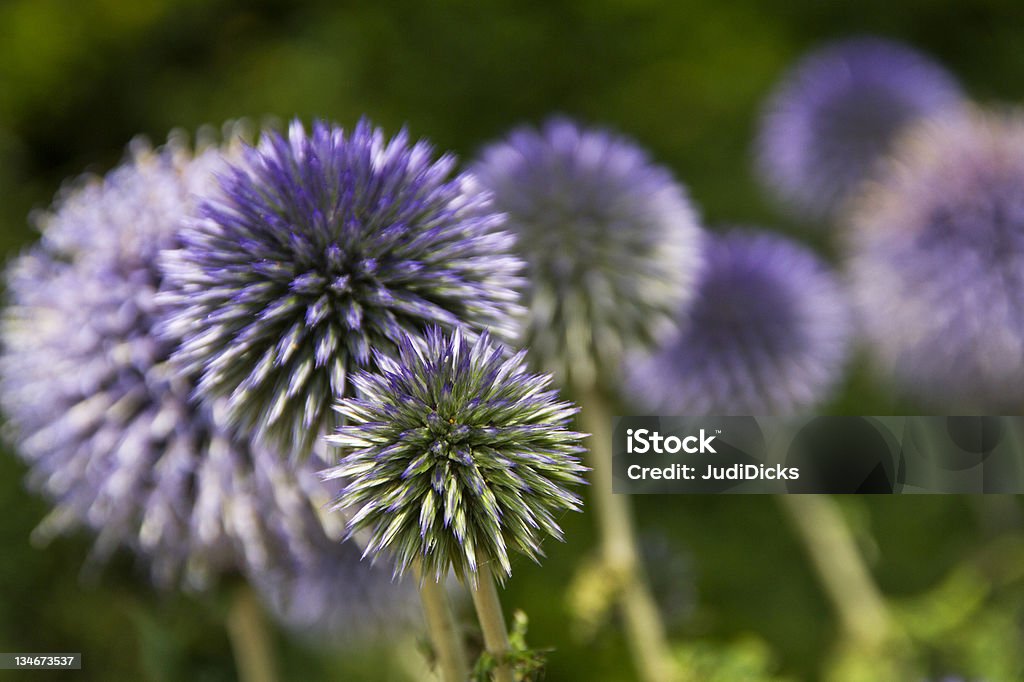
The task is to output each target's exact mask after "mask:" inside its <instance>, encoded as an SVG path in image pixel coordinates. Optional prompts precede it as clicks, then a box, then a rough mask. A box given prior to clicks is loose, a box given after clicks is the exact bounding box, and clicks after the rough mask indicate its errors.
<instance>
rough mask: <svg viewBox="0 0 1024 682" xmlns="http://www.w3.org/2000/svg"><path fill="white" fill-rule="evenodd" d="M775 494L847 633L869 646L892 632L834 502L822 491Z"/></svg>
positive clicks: (883, 606) (872, 645)
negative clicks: (808, 493) (804, 493)
mask: <svg viewBox="0 0 1024 682" xmlns="http://www.w3.org/2000/svg"><path fill="white" fill-rule="evenodd" d="M778 499H779V503H780V504H781V505H782V508H783V510H785V512H786V513H787V514H788V516H789V519H790V521H791V523H792V524H793V528H794V529H795V530H796V532H797V535H798V536H799V537H800V540H801V541H802V542H803V545H804V548H805V549H806V551H807V553H808V555H810V558H811V563H812V564H813V565H814V568H815V570H816V572H817V574H818V579H819V580H820V581H821V584H822V587H823V588H824V589H825V592H826V594H827V595H828V598H829V600H830V601H831V602H832V606H833V608H835V610H836V612H837V614H838V616H839V620H840V622H841V623H842V627H843V629H844V631H845V632H846V634H847V636H848V637H850V638H851V639H852V640H853V641H854V642H856V643H857V644H861V645H864V646H867V647H877V646H880V645H882V644H884V643H885V642H886V641H887V640H888V639H889V638H890V637H891V636H892V635H893V630H892V627H893V626H892V618H891V616H890V614H889V609H888V607H887V606H886V604H885V600H884V598H883V597H882V594H881V593H880V592H879V590H878V587H877V586H876V585H875V583H874V580H873V579H872V578H871V574H870V572H869V571H868V568H867V566H865V565H864V559H863V558H862V557H861V555H860V552H859V551H858V550H857V544H856V542H855V541H854V539H853V537H852V535H851V533H850V529H849V528H848V527H847V525H846V523H845V521H843V518H842V515H841V514H840V512H839V509H838V508H837V506H836V504H835V502H834V501H833V500H832V499H831V498H830V497H828V496H826V495H780V496H779V497H778Z"/></svg>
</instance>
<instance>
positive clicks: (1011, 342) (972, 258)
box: [848, 111, 1024, 409]
mask: <svg viewBox="0 0 1024 682" xmlns="http://www.w3.org/2000/svg"><path fill="white" fill-rule="evenodd" d="M848 236H849V240H848V241H849V247H850V248H849V262H848V270H849V275H850V281H851V287H852V293H853V296H854V302H855V304H856V308H857V311H858V313H859V314H860V319H861V322H862V325H863V331H864V334H865V336H866V337H867V339H868V340H869V342H870V343H871V344H872V347H873V349H874V350H875V351H876V354H877V358H878V360H879V361H880V364H881V367H882V369H883V370H884V371H885V373H886V375H887V376H890V377H892V378H893V380H894V381H895V383H896V384H897V385H898V386H900V387H902V388H903V389H904V390H905V391H906V392H907V393H909V394H912V395H915V396H918V397H921V398H923V399H925V400H926V401H927V402H930V403H932V404H937V405H942V406H960V407H961V408H972V409H981V408H986V409H988V408H1006V409H1010V408H1018V407H1019V406H1020V405H1021V403H1022V401H1024V116H1022V115H1021V114H1020V113H1019V112H1012V113H1000V114H995V113H982V112H979V111H975V112H972V113H971V114H969V115H967V116H958V117H951V118H948V119H943V120H935V121H931V122H928V123H925V124H922V125H921V126H919V127H918V128H917V129H915V131H914V132H913V133H911V134H910V135H909V136H908V137H907V138H906V139H905V140H904V142H903V143H902V144H901V145H900V146H899V147H898V149H897V150H896V151H895V153H894V156H893V158H892V160H891V162H890V163H889V164H888V165H887V166H886V168H885V169H884V172H883V173H882V174H881V175H880V176H879V177H878V180H877V182H873V183H871V184H870V186H869V187H867V188H866V191H865V193H864V195H863V196H861V197H860V198H859V200H858V202H856V204H855V205H854V206H853V208H852V212H851V215H850V220H849V235H848Z"/></svg>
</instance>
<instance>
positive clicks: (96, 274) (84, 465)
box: [0, 138, 409, 633]
mask: <svg viewBox="0 0 1024 682" xmlns="http://www.w3.org/2000/svg"><path fill="white" fill-rule="evenodd" d="M235 153H236V152H235V151H234V148H233V147H227V146H226V147H225V148H224V149H223V150H222V149H221V148H218V147H208V148H206V149H204V150H202V151H201V152H200V153H198V154H197V155H196V156H193V155H192V154H191V153H190V152H189V150H188V148H187V147H186V146H185V145H184V142H183V141H182V140H181V139H178V138H173V139H172V140H171V142H170V143H169V144H168V145H167V146H166V147H165V148H163V149H160V150H155V151H154V150H151V149H149V148H148V147H146V146H145V145H143V144H141V143H140V144H137V145H136V146H135V148H134V150H133V154H132V156H131V158H130V159H129V160H128V162H127V163H125V164H124V165H122V166H120V167H118V168H117V169H115V170H114V171H112V172H111V173H110V174H108V176H107V177H105V178H102V179H98V178H95V179H89V180H85V181H83V182H82V184H80V185H79V186H76V187H75V188H74V189H72V190H70V191H69V192H68V193H67V194H66V196H64V197H63V198H62V200H61V201H60V202H59V204H58V205H57V207H56V208H55V209H54V210H53V211H52V212H50V213H47V214H45V215H44V216H42V218H41V221H40V222H41V227H42V230H43V238H42V243H41V245H39V246H37V247H36V248H35V249H33V250H32V251H30V252H28V253H26V254H25V255H23V256H22V257H20V258H19V259H17V260H16V261H15V262H14V264H13V265H12V266H11V267H10V269H9V271H8V277H7V287H8V295H9V299H10V300H9V305H8V308H7V310H6V313H5V317H4V320H3V325H2V337H3V341H4V348H3V355H2V357H0V389H2V390H0V395H2V401H3V406H4V409H5V412H6V413H7V415H8V417H9V419H10V423H11V425H12V427H13V430H14V432H15V438H16V440H17V443H18V446H19V451H20V453H21V455H22V456H23V457H24V458H25V460H26V461H27V462H28V464H29V466H30V474H29V476H30V480H31V481H32V482H33V484H34V485H35V486H36V487H38V488H39V489H41V490H42V491H43V492H44V493H45V494H46V495H47V496H49V497H50V498H52V499H53V501H54V504H55V510H54V512H53V513H52V514H51V516H50V518H49V519H48V520H47V522H46V523H45V524H44V526H43V530H44V531H46V532H51V533H52V532H56V531H60V530H63V529H64V528H67V527H69V526H73V525H80V524H84V525H86V526H88V527H90V528H91V529H93V530H95V531H96V533H97V534H98V541H97V543H96V553H97V556H98V558H102V557H104V556H105V555H107V554H108V553H109V552H111V551H113V550H114V549H115V548H117V547H120V546H127V547H130V548H132V549H134V550H135V551H136V552H138V553H139V554H140V555H141V556H143V557H144V558H145V559H147V560H148V562H149V564H150V565H151V567H152V574H153V578H154V581H155V582H156V583H157V584H159V585H161V586H163V587H170V586H171V585H173V584H175V583H177V582H178V581H183V582H184V583H185V584H186V585H187V586H190V587H195V588H199V587H205V586H207V585H208V584H209V583H210V582H211V580H212V579H213V578H214V577H216V575H217V574H218V573H220V572H224V571H235V570H240V571H242V572H244V573H245V574H246V575H248V576H249V577H250V578H251V579H252V580H253V582H254V584H256V585H258V586H260V587H262V588H264V590H265V592H266V594H267V598H268V600H269V602H270V603H271V605H272V606H274V607H275V609H276V610H278V611H279V612H280V613H281V614H282V616H283V617H284V620H285V621H286V622H288V623H290V624H293V625H296V626H298V627H302V628H304V629H321V630H322V629H323V628H325V627H331V628H332V629H340V626H341V625H342V623H341V617H342V616H344V617H346V618H347V619H348V625H347V628H346V629H347V631H348V632H349V633H352V632H355V631H357V630H359V629H360V628H357V627H354V626H353V623H354V622H357V621H358V622H360V623H364V624H365V623H367V622H369V621H376V620H379V619H376V618H374V614H376V613H377V612H379V611H380V608H379V606H376V604H375V603H376V601H377V600H371V599H369V598H368V597H369V596H371V595H374V594H376V595H378V596H382V595H383V594H385V593H387V594H389V596H390V598H391V601H392V602H393V603H394V604H395V605H396V608H398V607H401V606H402V605H403V604H404V605H408V603H409V600H408V599H407V596H408V594H407V593H406V591H405V590H404V589H403V588H401V587H400V586H396V585H392V583H391V581H390V577H389V575H388V574H386V573H384V572H381V571H374V570H372V569H371V568H370V567H369V566H367V565H365V564H362V565H361V564H359V558H360V557H359V552H358V551H356V550H355V549H354V548H349V547H345V548H344V549H342V548H340V547H339V546H338V545H337V543H336V542H335V541H334V540H332V539H331V538H330V537H329V536H328V535H327V533H326V531H325V530H324V528H323V527H322V526H321V523H320V520H319V518H318V516H317V514H316V511H315V509H316V505H317V504H318V502H317V501H316V497H317V496H319V497H324V498H326V497H328V493H327V492H326V490H325V489H324V487H323V486H322V484H320V483H319V482H318V481H316V480H315V479H314V478H313V474H312V471H305V470H296V469H295V468H293V467H289V466H286V465H285V461H286V459H287V458H286V457H284V456H282V454H281V453H280V452H277V451H274V450H270V449H268V448H266V447H263V446H260V445H254V444H252V443H251V442H250V440H249V439H248V438H246V437H245V436H244V435H243V434H240V433H239V432H237V431H235V430H233V429H230V428H228V427H226V426H225V425H224V421H223V419H222V418H221V417H220V414H219V412H220V411H221V409H222V408H221V407H220V406H218V405H214V406H213V407H212V408H211V409H207V408H206V407H204V406H202V405H200V404H198V403H197V402H196V401H195V400H194V399H193V395H192V394H193V393H194V391H195V388H196V377H195V376H194V375H193V374H189V373H188V372H185V371H182V369H181V368H180V367H178V366H176V365H175V364H174V363H173V362H171V361H170V356H171V354H172V352H173V350H174V348H175V345H176V344H175V343H174V342H173V341H172V340H170V339H167V338H164V337H160V336H158V335H157V334H156V333H155V330H156V327H157V326H158V324H159V320H161V319H162V317H163V315H164V306H163V304H162V303H161V297H160V295H159V291H160V289H161V286H162V275H161V273H160V270H159V268H158V266H157V260H158V255H159V252H160V250H161V249H164V248H173V247H174V246H176V244H177V235H178V232H179V229H180V225H181V222H182V220H183V219H184V217H185V216H186V215H187V213H188V211H189V210H191V207H192V206H193V205H194V202H195V199H194V195H193V191H195V190H197V189H198V188H201V187H204V186H207V185H209V184H210V183H211V182H213V179H214V174H215V173H216V172H223V171H224V169H225V168H226V165H227V162H228V160H229V159H230V158H231V157H232V156H233V155H234V154H235ZM225 157H227V158H225ZM304 466H306V467H307V468H308V465H304ZM309 481H312V482H313V483H315V486H314V485H312V484H311V483H310V482H309ZM318 489H319V490H318ZM310 605H316V609H315V610H314V609H312V608H311V606H310ZM354 615H359V616H360V617H359V618H356V619H353V616H354ZM406 622H407V621H406Z"/></svg>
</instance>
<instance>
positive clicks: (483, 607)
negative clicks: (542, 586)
mask: <svg viewBox="0 0 1024 682" xmlns="http://www.w3.org/2000/svg"><path fill="white" fill-rule="evenodd" d="M470 592H471V593H472V594H473V605H474V606H475V607H476V616H477V618H478V619H479V621H480V629H481V630H483V633H484V646H486V647H487V651H488V653H490V654H491V656H493V657H494V659H495V660H496V661H497V662H498V664H497V666H495V668H494V678H493V679H494V682H514V678H513V676H512V665H511V663H510V662H509V661H508V656H509V654H510V653H511V652H512V646H511V645H510V644H509V641H508V629H507V628H506V627H505V616H504V614H503V613H502V612H501V600H500V599H498V588H497V587H496V586H495V584H494V576H493V575H492V574H491V569H490V567H489V566H488V565H487V564H486V563H483V562H481V563H480V570H479V571H478V572H477V577H476V585H472V584H471V585H470Z"/></svg>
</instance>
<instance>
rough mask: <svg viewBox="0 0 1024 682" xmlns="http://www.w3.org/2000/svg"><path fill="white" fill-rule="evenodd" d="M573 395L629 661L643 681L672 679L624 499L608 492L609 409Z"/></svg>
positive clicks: (591, 396)
mask: <svg viewBox="0 0 1024 682" xmlns="http://www.w3.org/2000/svg"><path fill="white" fill-rule="evenodd" d="M576 397H577V399H578V401H579V404H580V428H581V429H582V430H583V431H585V432H587V433H589V434H590V438H588V439H587V447H588V450H589V453H590V462H589V464H590V466H591V467H592V469H593V472H592V473H591V480H592V483H593V485H591V486H590V493H591V496H592V499H593V506H594V508H595V509H596V510H597V521H598V527H599V531H600V533H601V548H602V561H603V563H604V568H605V570H606V571H608V572H609V574H610V575H611V576H613V578H614V580H615V581H616V583H617V585H618V590H617V595H616V596H617V601H618V602H619V604H620V606H621V608H622V613H623V616H624V619H625V625H626V638H627V640H628V642H629V647H630V651H631V652H632V656H633V660H634V661H635V663H636V666H637V669H638V672H639V673H640V676H641V679H642V680H644V682H667V681H670V680H678V679H679V676H678V670H677V669H676V666H675V665H674V664H673V662H672V653H671V649H670V648H669V644H668V638H667V637H666V635H665V626H664V624H663V623H662V620H661V614H660V613H659V612H658V606H657V603H656V602H655V601H654V596H653V595H652V594H651V590H650V587H649V586H648V584H647V580H646V578H645V576H644V569H643V565H642V562H641V560H640V556H639V553H638V551H637V543H636V537H635V534H634V532H633V513H632V509H631V507H630V498H629V496H628V495H615V494H613V493H612V452H611V444H612V433H611V420H612V414H611V410H610V409H609V407H608V403H607V401H606V400H605V398H604V396H603V395H602V394H601V393H600V391H599V390H597V389H590V390H584V391H581V390H577V391H576Z"/></svg>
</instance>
